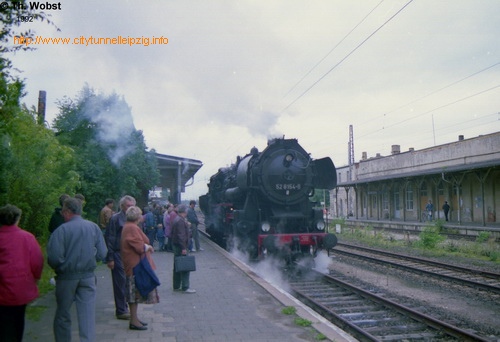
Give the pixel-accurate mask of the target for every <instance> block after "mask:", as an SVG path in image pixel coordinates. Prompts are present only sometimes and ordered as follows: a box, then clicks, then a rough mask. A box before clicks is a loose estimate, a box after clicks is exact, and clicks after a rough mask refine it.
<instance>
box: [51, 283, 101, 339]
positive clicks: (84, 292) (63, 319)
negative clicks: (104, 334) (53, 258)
mask: <svg viewBox="0 0 500 342" xmlns="http://www.w3.org/2000/svg"><path fill="white" fill-rule="evenodd" d="M96 282H97V279H96V277H95V276H93V277H90V278H84V279H63V280H61V279H57V280H56V301H57V309H56V314H55V317H54V336H55V339H56V342H66V341H71V312H70V310H71V306H72V305H73V302H75V303H76V312H77V316H78V329H79V334H80V341H89V342H93V341H95V296H96V288H97V285H96Z"/></svg>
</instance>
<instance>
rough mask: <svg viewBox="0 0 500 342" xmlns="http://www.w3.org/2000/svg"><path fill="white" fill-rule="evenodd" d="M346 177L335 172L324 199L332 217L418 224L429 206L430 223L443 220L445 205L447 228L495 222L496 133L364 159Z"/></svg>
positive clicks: (499, 137) (499, 181) (499, 173)
mask: <svg viewBox="0 0 500 342" xmlns="http://www.w3.org/2000/svg"><path fill="white" fill-rule="evenodd" d="M468 166H470V167H468ZM457 167H459V168H460V169H459V170H457V171H451V170H453V169H454V168H455V170H456V168H457ZM350 172H351V169H350V168H349V167H348V166H346V167H340V168H337V178H338V184H337V189H336V190H335V191H332V192H331V199H330V203H331V209H330V210H331V212H332V213H333V214H334V215H336V216H337V217H348V216H353V217H355V218H360V219H363V218H365V219H374V220H402V221H420V222H421V221H424V220H425V219H426V218H427V216H426V213H425V210H424V209H425V206H426V204H427V202H428V200H431V201H432V202H433V204H434V215H433V218H434V219H436V218H440V219H444V213H443V210H442V206H443V204H444V201H448V203H449V204H450V206H451V211H450V220H451V221H452V222H472V223H482V224H487V223H499V222H500V218H499V217H497V213H499V212H500V197H499V196H500V132H497V133H494V134H489V135H485V136H479V137H477V138H473V139H468V140H463V141H457V142H454V143H450V144H446V145H440V146H436V147H431V148H427V149H424V150H419V151H411V152H405V153H399V154H393V155H391V156H388V157H380V158H376V159H366V160H363V161H360V162H359V163H356V164H355V165H354V167H353V168H352V174H350ZM405 174H406V175H407V176H405ZM350 176H352V179H350V178H351V177H350ZM392 176H394V177H392ZM348 201H349V203H348Z"/></svg>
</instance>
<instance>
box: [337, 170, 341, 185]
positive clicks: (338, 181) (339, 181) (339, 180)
mask: <svg viewBox="0 0 500 342" xmlns="http://www.w3.org/2000/svg"><path fill="white" fill-rule="evenodd" d="M341 182H342V174H341V173H340V172H339V179H338V180H337V183H341Z"/></svg>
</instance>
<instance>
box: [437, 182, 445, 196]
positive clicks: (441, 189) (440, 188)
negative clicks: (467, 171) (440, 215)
mask: <svg viewBox="0 0 500 342" xmlns="http://www.w3.org/2000/svg"><path fill="white" fill-rule="evenodd" d="M437 191H438V195H439V196H444V187H443V183H439V185H438V189H437Z"/></svg>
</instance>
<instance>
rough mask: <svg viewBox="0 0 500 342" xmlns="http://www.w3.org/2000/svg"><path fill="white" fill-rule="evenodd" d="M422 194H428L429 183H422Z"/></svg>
mask: <svg viewBox="0 0 500 342" xmlns="http://www.w3.org/2000/svg"><path fill="white" fill-rule="evenodd" d="M420 196H422V197H424V196H427V184H425V183H422V186H421V187H420Z"/></svg>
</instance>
